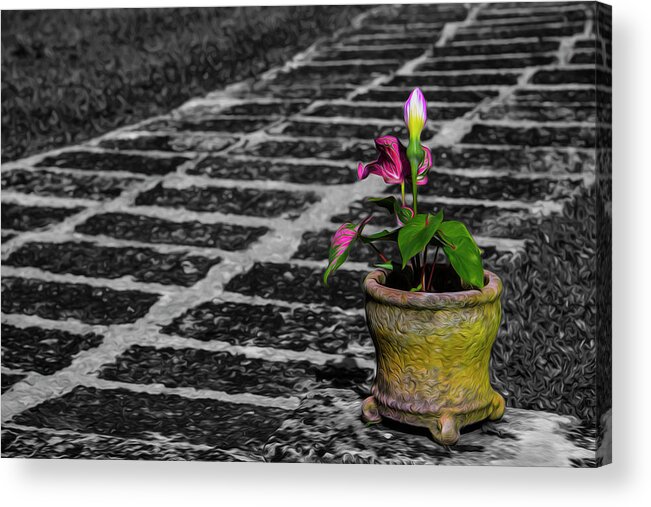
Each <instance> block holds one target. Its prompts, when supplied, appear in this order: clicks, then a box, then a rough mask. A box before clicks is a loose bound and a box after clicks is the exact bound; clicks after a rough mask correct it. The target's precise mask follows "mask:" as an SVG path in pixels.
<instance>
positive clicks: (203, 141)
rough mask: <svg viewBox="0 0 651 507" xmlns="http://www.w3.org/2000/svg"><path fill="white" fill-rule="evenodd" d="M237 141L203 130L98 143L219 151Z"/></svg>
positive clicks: (109, 146)
mask: <svg viewBox="0 0 651 507" xmlns="http://www.w3.org/2000/svg"><path fill="white" fill-rule="evenodd" d="M237 141H238V139H237V138H236V137H232V136H226V135H215V134H213V133H205V132H190V133H180V134H175V135H169V136H166V135H151V136H149V135H147V136H139V137H133V138H113V139H105V140H103V141H101V142H100V143H99V145H100V146H101V147H102V148H107V149H110V150H137V151H150V150H152V151H170V152H179V153H182V152H186V151H210V152H215V151H220V150H223V149H225V148H228V147H229V146H231V145H232V144H235V143H236V142H237Z"/></svg>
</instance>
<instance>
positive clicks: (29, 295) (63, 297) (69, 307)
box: [2, 277, 158, 324]
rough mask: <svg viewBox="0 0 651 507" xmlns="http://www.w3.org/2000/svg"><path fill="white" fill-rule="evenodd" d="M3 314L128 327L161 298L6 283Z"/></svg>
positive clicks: (29, 280)
mask: <svg viewBox="0 0 651 507" xmlns="http://www.w3.org/2000/svg"><path fill="white" fill-rule="evenodd" d="M2 296H3V297H2V311H3V312H5V313H23V314H25V315H37V316H39V317H43V318H44V319H53V320H65V319H78V320H81V321H82V322H86V323H88V324H125V323H129V322H135V321H136V320H138V319H139V318H141V317H143V316H144V315H145V314H146V313H147V311H148V310H149V308H150V307H151V305H153V304H154V303H155V302H156V301H157V300H158V295H157V294H148V293H145V292H140V291H135V290H119V291H118V290H113V289H109V288H107V287H91V286H89V285H83V284H73V283H57V282H44V281H43V280H36V279H33V278H15V277H4V278H3V279H2Z"/></svg>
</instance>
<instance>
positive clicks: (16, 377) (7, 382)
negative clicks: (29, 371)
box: [2, 373, 27, 456]
mask: <svg viewBox="0 0 651 507" xmlns="http://www.w3.org/2000/svg"><path fill="white" fill-rule="evenodd" d="M26 376H27V375H23V374H21V373H3V374H2V394H4V393H5V392H7V391H8V390H9V389H11V388H12V387H13V386H14V384H17V383H18V382H20V381H21V380H23V379H24V378H25V377H26ZM4 449H5V446H4V431H3V441H2V452H3V456H4Z"/></svg>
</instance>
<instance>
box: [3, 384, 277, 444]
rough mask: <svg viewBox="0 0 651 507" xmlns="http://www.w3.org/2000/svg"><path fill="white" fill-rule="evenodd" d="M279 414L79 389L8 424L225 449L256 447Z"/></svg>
mask: <svg viewBox="0 0 651 507" xmlns="http://www.w3.org/2000/svg"><path fill="white" fill-rule="evenodd" d="M285 416H286V412H285V411H284V410H281V409H278V408H274V407H261V406H253V405H247V404H239V403H228V402H224V401H214V400H208V399H189V398H183V397H181V396H177V395H167V394H148V393H135V392H131V391H128V390H126V389H110V390H99V389H96V388H93V387H83V386H80V387H76V388H75V389H74V390H72V391H71V392H70V393H68V394H66V395H64V396H62V397H60V398H56V399H52V400H48V401H45V402H43V403H41V404H40V405H38V406H36V407H34V408H30V409H28V410H26V411H24V412H23V413H21V414H19V415H18V416H16V417H14V419H13V421H12V422H13V423H15V424H24V425H28V426H35V427H42V428H54V429H59V430H69V431H80V432H89V433H98V434H101V435H109V436H115V437H124V438H142V439H146V438H147V437H148V436H149V435H150V434H151V433H152V432H155V433H157V434H159V435H163V436H166V437H168V438H169V441H170V442H172V443H174V442H181V443H182V442H189V443H192V444H204V445H209V446H215V447H219V448H221V449H231V448H237V447H243V448H253V447H258V446H260V445H262V443H264V442H265V441H266V440H267V438H268V437H269V435H270V434H271V432H272V431H273V430H275V429H276V428H277V427H278V426H279V425H280V423H281V422H282V420H283V418H284V417H285Z"/></svg>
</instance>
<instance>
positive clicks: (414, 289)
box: [409, 282, 423, 292]
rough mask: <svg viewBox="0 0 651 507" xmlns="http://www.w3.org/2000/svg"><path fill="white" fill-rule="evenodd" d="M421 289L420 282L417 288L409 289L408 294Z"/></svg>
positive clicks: (421, 284)
mask: <svg viewBox="0 0 651 507" xmlns="http://www.w3.org/2000/svg"><path fill="white" fill-rule="evenodd" d="M422 288H423V283H422V282H421V283H419V284H418V286H417V287H413V288H411V289H409V292H418V291H419V290H421V289H422Z"/></svg>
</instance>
